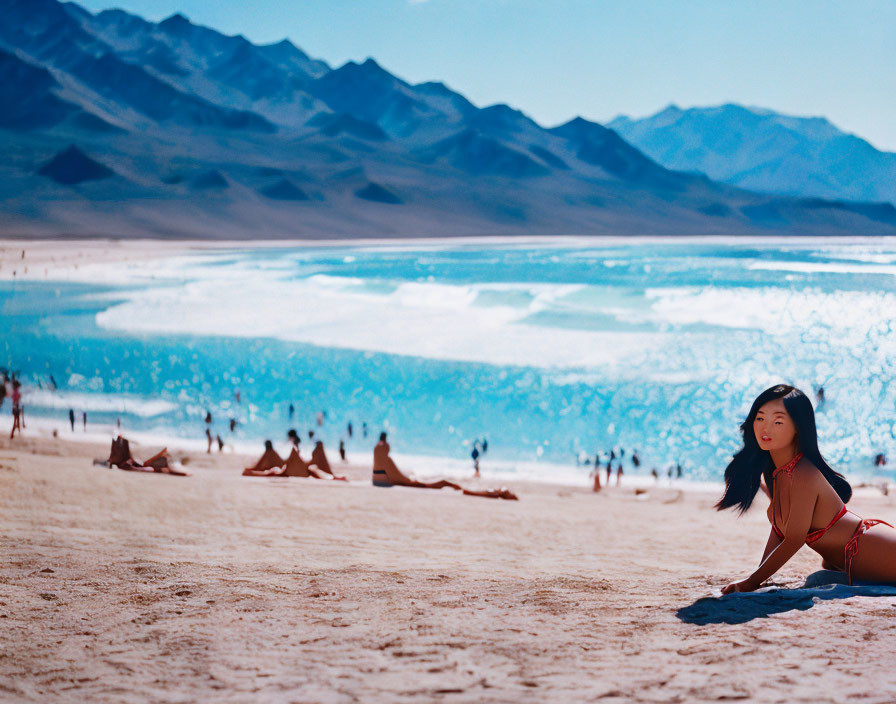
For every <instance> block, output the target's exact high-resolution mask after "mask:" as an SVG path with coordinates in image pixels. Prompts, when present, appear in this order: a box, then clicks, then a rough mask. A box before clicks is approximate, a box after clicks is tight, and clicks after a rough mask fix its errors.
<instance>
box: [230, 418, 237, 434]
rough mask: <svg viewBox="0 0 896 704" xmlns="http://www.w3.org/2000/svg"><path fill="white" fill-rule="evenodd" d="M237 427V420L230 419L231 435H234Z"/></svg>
mask: <svg viewBox="0 0 896 704" xmlns="http://www.w3.org/2000/svg"><path fill="white" fill-rule="evenodd" d="M236 426H237V422H236V418H231V419H230V432H231V433H232V432H233V431H234V430H236Z"/></svg>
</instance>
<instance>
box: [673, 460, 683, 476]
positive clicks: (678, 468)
mask: <svg viewBox="0 0 896 704" xmlns="http://www.w3.org/2000/svg"><path fill="white" fill-rule="evenodd" d="M683 473H684V470H683V469H682V468H681V464H680V463H679V464H676V465H675V477H676V478H677V479H681V475H682V474H683Z"/></svg>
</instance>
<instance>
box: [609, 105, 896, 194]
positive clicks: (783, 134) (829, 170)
mask: <svg viewBox="0 0 896 704" xmlns="http://www.w3.org/2000/svg"><path fill="white" fill-rule="evenodd" d="M608 126H609V127H610V128H612V129H614V130H616V132H618V133H619V134H620V135H622V136H623V137H624V138H625V139H626V140H627V141H628V142H630V143H631V144H633V145H634V146H636V147H638V149H640V150H641V151H643V152H644V153H645V154H647V156H649V157H650V158H651V159H655V160H656V161H657V162H659V163H660V164H662V165H663V166H665V167H666V168H668V169H678V170H681V171H697V172H700V173H704V174H706V175H707V176H709V177H710V178H712V179H715V180H717V181H724V182H725V183H730V184H732V185H735V186H740V187H741V188H748V189H751V190H755V191H763V192H766V193H779V194H783V195H796V196H812V197H818V198H832V199H842V200H851V201H889V202H890V203H896V154H893V153H891V152H881V151H878V150H877V149H875V148H874V147H872V146H871V145H870V144H869V143H868V142H866V141H865V140H864V139H861V138H860V137H856V136H855V135H852V134H846V133H845V132H841V131H840V130H838V129H837V128H836V127H834V125H832V124H831V123H830V122H828V121H827V120H826V119H824V118H823V117H791V116H788V115H781V114H778V113H775V112H772V111H770V110H762V109H758V108H745V107H741V106H740V105H722V106H719V107H713V108H690V109H689V110H682V109H681V108H678V107H676V106H674V105H671V106H669V107H668V108H666V109H665V110H662V111H661V112H658V113H656V114H655V115H652V116H650V117H645V118H643V119H640V120H633V119H631V118H628V117H618V118H616V119H615V120H613V121H612V122H611V123H610V124H609V125H608Z"/></svg>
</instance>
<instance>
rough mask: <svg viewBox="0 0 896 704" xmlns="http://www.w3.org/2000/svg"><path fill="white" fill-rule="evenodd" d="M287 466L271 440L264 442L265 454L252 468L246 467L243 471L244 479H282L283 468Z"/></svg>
mask: <svg viewBox="0 0 896 704" xmlns="http://www.w3.org/2000/svg"><path fill="white" fill-rule="evenodd" d="M284 464H285V461H284V459H283V458H282V457H281V456H280V455H278V454H277V451H276V450H274V445H273V443H272V442H271V441H270V440H265V441H264V452H263V453H262V455H261V457H260V458H259V460H258V462H256V463H255V464H254V465H253V466H252V467H246V468H245V469H244V470H243V476H244V477H281V476H283V470H282V469H281V467H283V465H284Z"/></svg>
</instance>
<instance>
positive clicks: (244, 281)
mask: <svg viewBox="0 0 896 704" xmlns="http://www.w3.org/2000/svg"><path fill="white" fill-rule="evenodd" d="M358 283H359V280H358V279H348V278H340V277H335V276H326V275H315V276H312V277H309V278H307V279H298V280H295V279H285V280H284V279H277V278H276V277H267V276H265V277H259V276H257V274H255V273H254V272H252V274H250V275H246V276H241V275H238V274H237V273H236V272H234V271H231V272H230V276H228V277H227V285H222V283H221V281H220V280H217V279H212V280H208V279H205V280H199V281H191V282H189V283H186V284H184V285H181V286H169V287H160V288H154V289H148V290H142V291H136V292H131V293H127V294H125V295H127V296H128V298H129V300H128V301H127V302H125V303H120V304H118V305H113V306H111V307H110V308H109V309H107V310H105V311H103V312H101V313H99V314H98V315H97V318H96V320H97V324H98V325H100V326H101V327H104V328H109V329H117V330H127V331H133V332H165V333H184V334H198V335H228V336H236V337H276V338H279V339H283V340H290V341H296V342H305V343H310V344H316V345H320V346H325V347H341V348H347V349H360V350H369V351H376V352H385V353H392V354H405V355H414V356H421V357H428V358H433V359H451V360H460V361H481V362H491V363H494V364H517V365H542V366H555V365H558V366H589V365H598V364H613V363H615V362H618V361H620V360H622V359H631V358H632V357H633V356H634V355H637V354H638V353H639V352H641V351H642V350H644V349H645V348H646V347H652V346H654V345H655V344H657V338H658V337H662V335H660V334H654V333H630V332H628V333H626V332H618V331H608V332H601V331H588V330H570V329H560V328H546V327H544V326H537V325H529V324H525V323H524V322H522V321H523V319H524V318H525V317H526V316H528V315H530V314H531V313H533V312H537V311H539V310H544V309H546V308H549V307H550V306H551V305H552V303H553V302H555V301H556V300H557V299H558V298H562V297H563V296H566V295H568V294H569V293H571V292H574V291H577V290H579V289H580V288H581V287H580V286H577V285H573V286H571V285H566V284H559V285H553V284H515V285H508V284H501V285H493V284H477V285H452V284H443V283H431V282H405V283H399V284H398V285H397V286H396V287H395V288H394V290H392V291H391V292H383V293H377V292H374V291H370V290H364V291H361V290H358V288H359V287H358V286H357V284H358ZM514 289H517V290H520V291H524V292H527V293H528V294H529V295H530V296H531V301H530V303H529V304H528V305H527V306H519V305H494V306H483V305H474V303H475V301H476V299H477V297H478V295H479V294H480V293H481V292H483V291H488V290H502V291H507V290H514ZM116 296H117V297H120V296H121V294H120V293H119V294H116Z"/></svg>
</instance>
